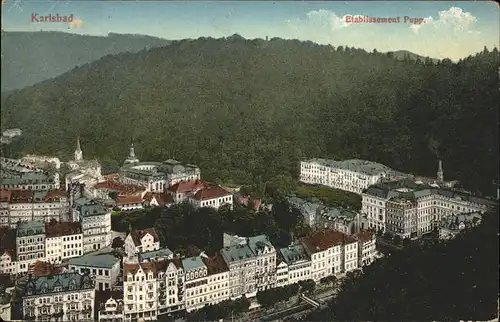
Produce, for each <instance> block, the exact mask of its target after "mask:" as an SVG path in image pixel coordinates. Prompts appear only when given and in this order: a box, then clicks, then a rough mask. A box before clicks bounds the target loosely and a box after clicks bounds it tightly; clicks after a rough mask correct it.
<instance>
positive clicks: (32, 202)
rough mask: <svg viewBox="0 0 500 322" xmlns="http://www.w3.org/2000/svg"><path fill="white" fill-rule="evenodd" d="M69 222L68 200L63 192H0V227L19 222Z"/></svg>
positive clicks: (11, 225) (14, 224)
mask: <svg viewBox="0 0 500 322" xmlns="http://www.w3.org/2000/svg"><path fill="white" fill-rule="evenodd" d="M51 220H57V221H69V220H71V218H70V216H69V198H68V194H67V193H66V192H65V191H63V190H49V191H41V190H38V191H35V190H6V189H4V190H0V225H5V226H10V227H15V226H16V224H17V223H19V222H28V221H44V222H49V221H51Z"/></svg>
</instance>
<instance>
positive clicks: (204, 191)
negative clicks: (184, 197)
mask: <svg viewBox="0 0 500 322" xmlns="http://www.w3.org/2000/svg"><path fill="white" fill-rule="evenodd" d="M225 196H232V193H231V192H229V191H227V190H226V189H224V188H222V187H221V186H217V185H209V186H205V187H203V188H201V189H200V190H198V192H196V193H195V194H194V196H193V199H195V200H199V201H203V200H210V199H215V198H221V197H225Z"/></svg>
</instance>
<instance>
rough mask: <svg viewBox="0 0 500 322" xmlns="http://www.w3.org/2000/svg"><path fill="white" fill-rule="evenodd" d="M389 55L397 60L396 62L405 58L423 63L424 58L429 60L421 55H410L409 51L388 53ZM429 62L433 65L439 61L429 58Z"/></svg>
mask: <svg viewBox="0 0 500 322" xmlns="http://www.w3.org/2000/svg"><path fill="white" fill-rule="evenodd" d="M389 53H392V55H393V57H394V58H396V59H398V60H403V59H405V58H408V59H410V60H417V59H420V60H421V61H424V60H425V59H426V58H429V57H426V56H422V55H419V54H415V53H412V52H411V51H408V50H398V51H390V52H388V54H389ZM431 60H432V61H433V62H434V63H437V62H438V61H439V59H437V58H431Z"/></svg>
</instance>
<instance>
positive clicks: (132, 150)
mask: <svg viewBox="0 0 500 322" xmlns="http://www.w3.org/2000/svg"><path fill="white" fill-rule="evenodd" d="M130 163H132V164H133V163H139V159H138V158H137V157H136V156H135V148H134V142H132V144H131V145H130V150H129V152H128V157H127V159H126V160H125V162H124V164H130Z"/></svg>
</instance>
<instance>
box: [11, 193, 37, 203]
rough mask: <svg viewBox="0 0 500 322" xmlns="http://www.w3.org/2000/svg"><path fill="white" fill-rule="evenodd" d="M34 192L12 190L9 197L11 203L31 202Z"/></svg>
mask: <svg viewBox="0 0 500 322" xmlns="http://www.w3.org/2000/svg"><path fill="white" fill-rule="evenodd" d="M34 196H35V192H34V191H33V190H12V193H11V196H10V202H11V203H24V202H29V203H31V202H33V199H34Z"/></svg>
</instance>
